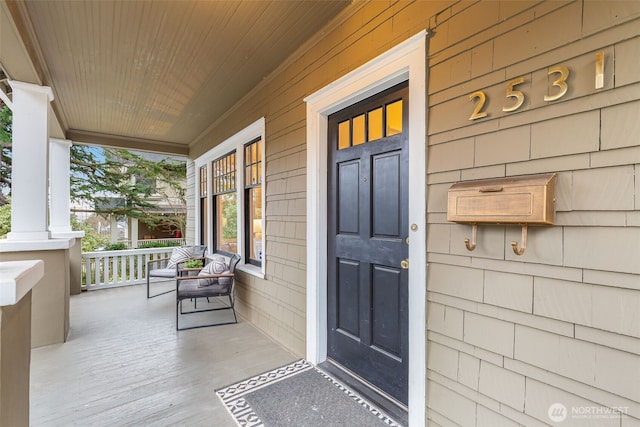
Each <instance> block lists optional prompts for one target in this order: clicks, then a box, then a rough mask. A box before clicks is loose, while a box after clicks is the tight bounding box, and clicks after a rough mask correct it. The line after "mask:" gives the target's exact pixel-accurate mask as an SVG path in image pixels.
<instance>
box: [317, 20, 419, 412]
mask: <svg viewBox="0 0 640 427" xmlns="http://www.w3.org/2000/svg"><path fill="white" fill-rule="evenodd" d="M426 39H427V31H421V32H420V33H418V34H416V35H415V36H413V37H411V38H409V39H407V40H405V41H404V42H402V43H400V44H398V45H397V46H395V47H394V48H392V49H390V50H389V51H387V52H385V53H383V54H381V55H380V56H378V57H377V58H374V59H373V60H371V61H369V62H367V63H366V64H364V65H362V66H361V67H359V68H357V69H356V70H354V71H352V72H350V73H349V74H347V75H345V76H344V77H342V78H340V79H338V80H336V81H335V82H333V83H331V84H329V85H327V86H326V87H324V88H322V89H320V90H319V91H317V92H315V93H313V94H312V95H309V96H308V97H306V98H305V99H304V101H305V102H306V103H307V329H306V331H307V341H306V344H307V360H309V361H310V362H311V363H314V364H318V363H321V362H323V361H325V360H326V358H327V269H326V266H327V195H328V193H327V191H328V189H327V173H328V165H327V162H328V157H327V146H328V117H329V115H330V114H332V113H335V112H336V111H339V110H341V109H343V108H345V107H348V106H349V105H352V104H355V103H356V102H358V101H361V100H363V99H366V98H368V97H370V96H372V95H375V94H377V93H379V92H381V91H383V90H385V89H388V88H390V87H392V86H394V85H396V84H398V83H401V82H403V81H406V80H408V81H409V195H411V194H419V195H423V197H413V198H412V197H411V196H410V197H409V224H416V225H417V229H416V230H415V231H414V230H410V231H409V238H410V244H409V261H410V268H409V425H423V424H424V423H425V422H426V380H427V378H426V287H427V286H426V283H427V274H426V273H427V262H426V258H427V256H426V254H427V251H426V249H427V248H426V230H425V228H426V224H427V222H426V205H427V203H426V200H427V197H426V164H427V157H426V156H427V140H426V123H427V103H426V101H427V96H426V85H427V63H426V54H427V50H426V49H427V47H426ZM412 177H422V179H419V178H418V179H412Z"/></svg>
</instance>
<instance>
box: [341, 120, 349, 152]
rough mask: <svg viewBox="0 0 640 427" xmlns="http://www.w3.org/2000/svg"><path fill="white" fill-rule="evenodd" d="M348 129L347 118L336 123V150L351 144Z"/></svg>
mask: <svg viewBox="0 0 640 427" xmlns="http://www.w3.org/2000/svg"><path fill="white" fill-rule="evenodd" d="M350 129H351V126H349V120H345V121H344V122H342V123H340V124H338V150H343V149H345V148H349V147H350V146H351V138H350V135H349V133H350V132H349V131H350Z"/></svg>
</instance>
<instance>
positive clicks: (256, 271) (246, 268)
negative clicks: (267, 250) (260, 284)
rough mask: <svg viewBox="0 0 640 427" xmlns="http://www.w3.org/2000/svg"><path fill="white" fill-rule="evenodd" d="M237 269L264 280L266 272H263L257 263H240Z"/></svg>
mask: <svg viewBox="0 0 640 427" xmlns="http://www.w3.org/2000/svg"><path fill="white" fill-rule="evenodd" d="M237 269H238V270H240V271H242V272H243V273H247V274H250V275H252V276H255V277H258V278H260V279H263V280H264V273H262V267H258V266H257V265H253V264H242V265H239V266H238V267H237Z"/></svg>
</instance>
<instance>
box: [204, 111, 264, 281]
mask: <svg viewBox="0 0 640 427" xmlns="http://www.w3.org/2000/svg"><path fill="white" fill-rule="evenodd" d="M264 129H265V118H264V117H262V118H260V119H258V120H256V121H255V122H253V123H252V124H250V125H249V126H247V127H246V128H244V129H242V130H241V131H240V132H238V133H236V134H235V135H233V136H231V137H229V138H227V139H226V140H224V141H223V142H221V143H220V144H218V145H216V146H215V147H213V148H212V149H211V150H209V151H207V152H206V153H204V154H203V155H201V156H200V157H198V158H196V159H195V160H194V165H195V171H196V178H195V187H196V188H195V202H196V209H195V228H196V234H195V235H196V236H199V235H200V208H199V206H200V174H199V173H200V168H201V167H202V166H206V167H207V200H208V205H209V211H211V210H212V209H213V194H212V185H213V183H212V181H213V180H212V177H211V162H212V161H214V160H216V159H218V158H220V157H222V156H224V155H225V154H228V153H230V152H232V151H234V150H235V152H236V192H237V194H238V222H237V223H238V244H237V248H238V254H240V256H241V257H242V261H241V263H240V265H239V266H238V269H239V270H241V271H244V272H246V273H248V274H251V275H253V276H256V277H260V278H262V279H264V277H265V271H266V268H265V265H266V253H265V251H264V249H263V251H262V263H261V264H262V265H261V266H260V267H258V266H255V265H253V264H250V263H248V262H246V260H245V256H244V254H245V239H244V237H245V236H244V232H245V223H244V209H245V206H244V184H245V183H244V146H245V145H246V144H247V143H249V142H251V141H253V140H254V139H256V138H260V139H261V140H262V177H261V178H262V191H263V196H262V212H263V215H262V229H263V230H266V227H265V220H266V218H265V217H266V215H265V213H266V209H265V201H266V197H265V192H264V189H265V169H266V167H265V166H266V161H265V146H266V144H265V132H264ZM206 220H207V221H209V235H208V236H207V240H208V241H209V246H210V248H209V253H213V252H214V251H215V248H213V230H214V224H212V222H211V215H208V218H206ZM262 247H263V248H265V233H262Z"/></svg>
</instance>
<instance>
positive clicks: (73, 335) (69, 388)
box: [30, 286, 296, 427]
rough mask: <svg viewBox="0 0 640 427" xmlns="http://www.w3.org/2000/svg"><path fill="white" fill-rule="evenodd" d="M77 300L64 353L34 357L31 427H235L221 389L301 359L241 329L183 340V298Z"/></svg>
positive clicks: (104, 294)
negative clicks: (179, 319) (179, 306)
mask: <svg viewBox="0 0 640 427" xmlns="http://www.w3.org/2000/svg"><path fill="white" fill-rule="evenodd" d="M145 292H146V287H145V286H130V287H126V288H116V289H108V290H101V291H94V292H85V293H83V294H81V295H76V296H73V297H71V332H70V334H69V339H68V341H67V342H66V343H64V344H57V345H52V346H47V347H42V348H38V349H34V350H33V351H32V356H31V414H30V417H31V425H32V426H72V425H75V426H92V427H95V426H176V425H183V426H233V425H235V423H234V422H233V420H232V419H231V417H230V416H229V415H228V413H227V411H226V409H225V408H224V406H222V404H221V403H220V401H219V399H218V398H217V396H216V395H215V389H218V388H221V387H223V386H225V385H229V384H232V383H234V382H236V381H240V380H242V379H244V378H247V377H249V376H252V375H255V374H258V373H260V372H264V371H267V370H269V369H272V368H275V367H278V366H282V365H285V364H287V363H289V362H291V361H293V360H296V358H295V357H294V356H293V355H292V354H290V353H289V352H287V351H286V350H285V349H283V348H282V347H281V346H279V345H278V344H276V343H274V342H273V341H271V340H270V339H269V338H268V337H266V336H265V335H263V334H262V333H261V332H259V331H258V330H257V329H256V328H254V327H253V326H252V325H251V324H249V323H247V322H244V321H243V320H242V319H239V323H238V324H236V325H225V326H216V327H211V328H203V329H195V330H188V331H180V332H176V330H175V314H174V313H175V312H174V310H175V308H174V304H175V296H174V294H166V295H162V296H159V297H157V298H153V299H150V300H147V298H146V294H145Z"/></svg>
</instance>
